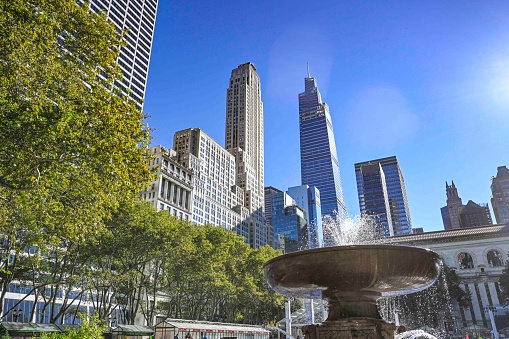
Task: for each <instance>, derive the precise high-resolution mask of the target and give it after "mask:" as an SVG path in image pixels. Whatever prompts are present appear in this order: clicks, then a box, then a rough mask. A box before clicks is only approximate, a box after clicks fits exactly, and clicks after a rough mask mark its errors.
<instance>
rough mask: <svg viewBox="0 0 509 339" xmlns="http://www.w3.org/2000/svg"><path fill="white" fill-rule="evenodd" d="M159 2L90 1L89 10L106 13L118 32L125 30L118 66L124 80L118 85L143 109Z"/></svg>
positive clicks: (130, 0)
mask: <svg viewBox="0 0 509 339" xmlns="http://www.w3.org/2000/svg"><path fill="white" fill-rule="evenodd" d="M157 1H158V0H90V9H91V10H92V11H94V12H104V13H105V14H106V15H107V17H108V20H109V21H111V22H112V23H114V24H115V26H116V27H117V30H118V31H119V32H121V31H122V30H124V31H126V35H125V40H126V42H127V44H126V45H125V46H123V47H122V48H121V50H120V56H119V57H118V59H117V63H118V64H119V65H120V69H121V70H122V74H123V77H122V81H121V82H120V81H119V82H116V83H115V85H116V87H117V88H119V89H120V90H122V92H123V93H124V95H126V96H127V95H129V96H130V97H131V98H133V99H135V100H136V101H137V102H138V103H139V107H140V108H142V106H143V100H144V98H145V89H146V87H147V77H148V67H149V63H150V52H151V50H152V40H153V37H154V27H155V22H156V13H157Z"/></svg>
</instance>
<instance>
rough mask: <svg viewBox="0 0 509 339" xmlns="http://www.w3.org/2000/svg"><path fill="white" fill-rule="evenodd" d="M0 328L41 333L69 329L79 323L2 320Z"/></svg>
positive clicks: (10, 331) (8, 330)
mask: <svg viewBox="0 0 509 339" xmlns="http://www.w3.org/2000/svg"><path fill="white" fill-rule="evenodd" d="M0 328H2V330H3V332H5V331H7V332H9V333H11V334H13V333H43V332H64V331H66V330H69V329H73V328H79V325H57V324H37V323H18V322H2V323H0Z"/></svg>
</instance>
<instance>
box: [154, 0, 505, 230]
mask: <svg viewBox="0 0 509 339" xmlns="http://www.w3.org/2000/svg"><path fill="white" fill-rule="evenodd" d="M305 4H306V3H305V2H303V1H297V2H286V1H282V2H278V3H277V4H271V3H269V2H265V1H261V2H258V3H250V4H235V5H228V4H215V5H211V4H207V3H206V2H200V1H197V2H193V4H192V5H191V4H188V3H185V2H183V1H176V2H172V3H171V4H170V3H163V2H161V3H159V8H158V13H157V19H156V28H155V36H154V42H153V50H152V56H151V65H150V69H149V79H148V84H147V93H146V100H145V111H146V112H147V114H149V115H150V118H148V119H147V122H148V124H149V126H150V127H152V128H155V129H156V130H155V131H154V132H153V133H152V136H153V138H154V139H153V141H152V145H157V144H162V145H164V146H167V147H172V139H173V134H174V133H175V132H176V131H179V130H182V129H186V128H191V127H199V128H202V129H203V130H204V131H205V132H206V133H207V134H209V135H210V136H211V137H212V138H214V139H215V140H216V141H217V142H218V143H220V144H221V145H223V146H224V131H225V130H224V127H225V126H224V124H225V120H224V117H225V112H226V97H225V89H227V88H228V79H229V74H230V72H231V70H232V69H233V68H235V67H237V66H238V65H240V64H243V63H245V62H253V64H254V65H255V66H256V68H257V72H258V74H259V76H260V80H261V92H262V101H263V103H264V115H265V119H264V125H265V186H274V187H277V188H279V189H281V190H286V189H287V188H288V187H292V186H296V185H298V184H299V183H300V180H301V178H300V156H299V128H298V119H299V118H298V93H300V92H302V80H303V79H304V78H305V77H306V76H307V68H306V63H309V65H310V71H311V76H313V77H315V78H316V81H317V84H318V87H319V88H320V92H321V94H322V98H323V101H325V102H326V103H327V104H328V105H329V107H330V113H331V116H332V121H333V125H334V131H335V139H336V147H337V151H338V160H339V166H340V171H341V178H342V184H343V191H344V196H345V204H346V207H347V211H348V213H349V214H350V215H356V214H358V213H359V205H358V201H357V189H356V181H355V171H354V164H355V163H357V162H363V161H368V160H371V159H378V158H383V157H387V156H393V155H394V156H397V157H398V160H399V162H400V165H401V170H402V172H403V176H404V179H405V185H406V189H407V195H408V202H409V208H410V214H411V216H412V223H413V227H415V228H417V227H423V228H424V230H425V231H433V230H442V229H443V224H442V220H441V215H440V208H441V207H443V206H444V205H445V202H446V194H445V182H446V181H451V180H454V181H455V183H456V186H457V188H458V193H459V195H460V196H461V197H462V199H463V200H465V201H467V200H473V201H475V202H476V203H488V202H489V200H490V196H491V191H490V184H491V180H490V178H491V177H492V176H494V175H496V171H497V167H498V166H503V165H509V159H508V158H507V156H505V157H504V155H505V154H507V150H508V149H509V147H508V145H509V142H507V136H506V135H507V130H508V129H507V128H508V127H509V114H507V111H508V109H509V93H508V92H509V47H507V46H506V44H505V43H504V42H505V41H508V40H509V29H508V28H509V21H508V20H507V18H508V17H509V4H507V3H504V2H498V1H486V2H483V3H464V2H461V1H453V2H449V3H446V4H444V3H438V2H430V3H419V2H408V3H400V2H396V1H391V2H386V3H384V4H383V5H382V4H377V3H371V2H365V3H339V4H337V3H334V2H327V1H325V2H323V3H322V4H321V6H314V7H312V8H308V6H305ZM267 9H269V10H267ZM303 18H304V19H306V18H308V19H306V20H303ZM309 18H313V20H311V19H309ZM318 47H319V48H318ZM387 112H392V114H391V115H390V116H388V114H387ZM384 119H385V120H384ZM368 121H369V122H371V124H369V125H366V124H365V123H366V122H368ZM379 126H384V130H385V131H389V133H390V135H391V138H387V137H384V134H383V133H382V132H381V130H380V128H379ZM367 135H369V136H370V137H369V138H368V137H366V136H367ZM373 140H374V141H375V142H373ZM370 141H371V142H370ZM490 209H492V208H491V205H490Z"/></svg>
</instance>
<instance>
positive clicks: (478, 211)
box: [460, 200, 493, 228]
mask: <svg viewBox="0 0 509 339" xmlns="http://www.w3.org/2000/svg"><path fill="white" fill-rule="evenodd" d="M460 221H461V228H467V227H476V226H486V225H491V224H493V221H492V220H491V214H490V208H489V207H488V204H476V203H475V202H473V201H472V200H469V201H468V202H467V204H466V205H465V206H464V207H463V209H462V210H461V212H460Z"/></svg>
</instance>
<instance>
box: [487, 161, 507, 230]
mask: <svg viewBox="0 0 509 339" xmlns="http://www.w3.org/2000/svg"><path fill="white" fill-rule="evenodd" d="M491 194H492V196H491V207H493V213H494V214H495V220H496V221H497V223H499V224H500V223H506V222H509V169H507V167H506V166H499V167H498V168H497V176H496V177H493V178H492V181H491Z"/></svg>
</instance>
